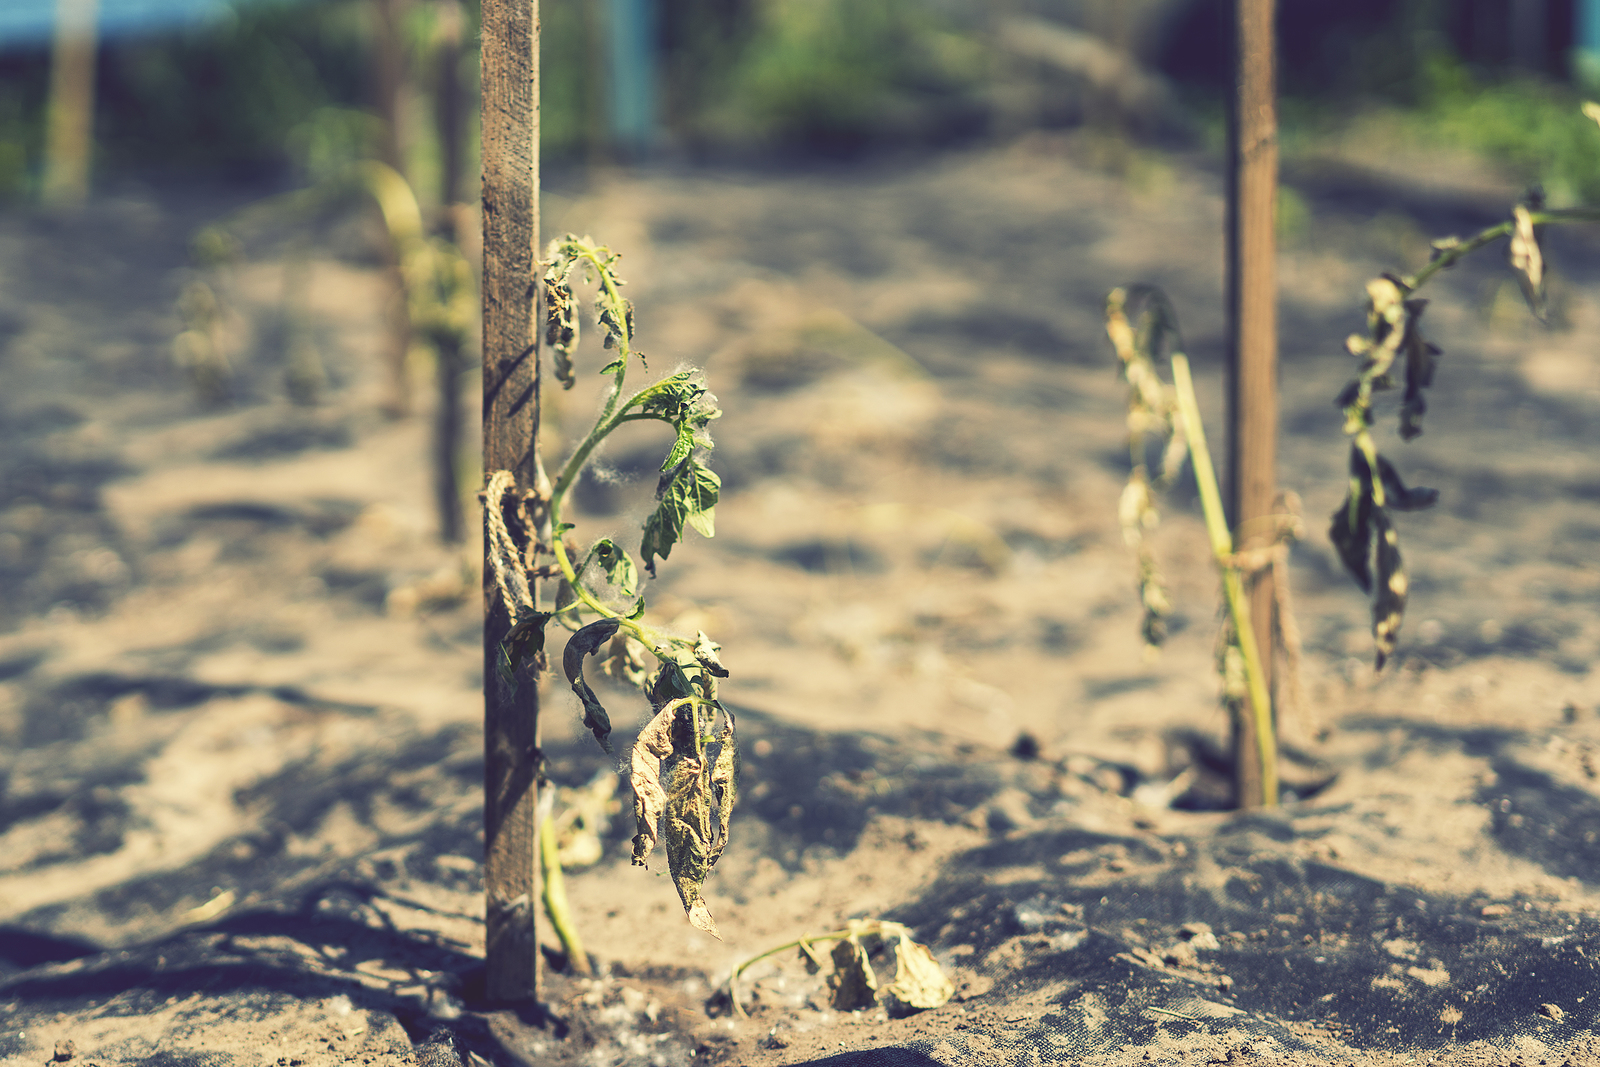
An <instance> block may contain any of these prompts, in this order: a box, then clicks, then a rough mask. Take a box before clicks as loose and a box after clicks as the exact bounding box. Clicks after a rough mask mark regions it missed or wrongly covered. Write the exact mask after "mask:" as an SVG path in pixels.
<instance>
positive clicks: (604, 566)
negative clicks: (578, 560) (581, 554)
mask: <svg viewBox="0 0 1600 1067" xmlns="http://www.w3.org/2000/svg"><path fill="white" fill-rule="evenodd" d="M589 555H590V558H592V559H593V560H594V562H595V563H596V564H597V565H598V566H599V567H600V569H601V571H603V572H604V573H605V576H606V581H607V582H608V583H609V584H610V585H611V587H612V588H613V589H615V590H616V591H617V593H618V595H620V596H624V597H628V598H630V599H632V598H633V597H635V596H638V595H639V569H638V568H637V567H635V566H634V565H633V557H632V556H630V555H628V553H627V552H625V551H623V550H622V549H621V548H620V547H618V546H617V543H616V542H615V541H613V540H611V538H609V537H602V538H601V539H600V540H598V541H596V542H595V543H594V547H593V548H591V549H590V550H589Z"/></svg>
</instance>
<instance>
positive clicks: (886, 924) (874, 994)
mask: <svg viewBox="0 0 1600 1067" xmlns="http://www.w3.org/2000/svg"><path fill="white" fill-rule="evenodd" d="M828 941H832V942H834V946H833V948H832V950H831V951H830V952H829V953H828V962H829V964H830V965H831V967H830V971H829V974H828V998H829V1001H830V1003H831V1004H832V1006H833V1007H834V1008H835V1009H837V1010H839V1011H858V1010H860V1009H862V1008H871V1007H874V1006H876V1005H878V1004H882V1005H883V1006H884V1007H885V1008H887V1009H888V1010H889V1013H890V1014H892V1015H910V1014H912V1013H914V1012H919V1011H927V1010H929V1009H931V1008H937V1007H940V1006H941V1005H943V1004H945V1003H946V1002H947V1001H949V999H950V998H951V997H952V996H954V995H955V991H956V990H955V986H954V985H953V984H952V983H951V981H950V979H949V977H948V976H947V975H946V974H945V973H944V970H943V968H941V967H940V966H939V961H938V960H936V959H934V956H933V953H932V952H931V951H930V950H929V949H928V946H927V945H924V944H920V943H918V941H917V940H916V939H915V938H914V937H912V936H911V929H910V928H909V927H907V926H905V925H904V924H902V923H897V922H894V921H893V920H890V919H851V920H850V922H849V924H848V925H847V926H846V927H845V929H843V930H835V931H833V932H831V933H826V934H817V935H814V936H813V935H808V936H805V937H800V938H797V939H796V940H794V941H789V942H786V943H784V944H782V945H779V946H777V947H776V948H770V949H767V950H766V951H765V952H762V953H760V954H758V955H756V956H752V957H751V958H750V959H747V960H745V961H744V962H743V963H740V964H739V965H738V966H736V967H735V968H734V969H733V971H732V972H731V973H730V974H729V976H728V994H729V997H730V999H731V1000H732V1002H733V1010H734V1014H736V1015H739V1016H741V1017H742V1016H743V1015H744V1014H745V1012H744V1006H743V1005H742V1004H741V1003H740V1001H739V976H740V975H741V974H743V973H744V972H745V971H746V970H748V969H749V968H750V967H751V966H752V965H754V964H756V963H759V962H760V961H762V960H764V959H769V958H771V957H772V956H776V955H778V954H779V953H781V952H788V951H789V950H791V949H794V950H796V951H797V952H798V953H799V957H800V960H801V962H802V963H803V964H804V965H805V967H806V970H808V971H810V972H811V973H812V974H816V973H817V972H818V971H820V970H821V969H822V968H823V966H824V963H823V956H822V953H821V952H819V951H818V950H817V947H816V946H817V943H818V942H828ZM889 948H892V949H893V950H894V956H895V974H894V980H893V981H892V982H890V983H889V984H888V985H884V984H883V983H882V981H881V980H880V979H879V977H878V973H877V971H876V970H875V969H874V968H873V966H872V956H873V954H874V950H877V949H889Z"/></svg>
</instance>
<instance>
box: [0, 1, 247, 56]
mask: <svg viewBox="0 0 1600 1067" xmlns="http://www.w3.org/2000/svg"><path fill="white" fill-rule="evenodd" d="M234 6H235V0H100V11H99V27H100V37H101V38H102V39H105V38H115V37H128V36H133V35H137V34H142V33H157V32H160V31H162V30H171V29H176V28H178V27H181V26H186V25H192V24H195V23H203V22H205V21H207V20H209V19H216V18H221V17H225V16H226V15H227V13H228V12H229V11H230V10H232V9H233V7H234ZM55 21H56V0H0V51H16V50H18V49H23V48H48V47H49V45H50V35H51V32H52V31H53V30H54V28H55Z"/></svg>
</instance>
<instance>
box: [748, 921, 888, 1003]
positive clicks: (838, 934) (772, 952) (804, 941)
mask: <svg viewBox="0 0 1600 1067" xmlns="http://www.w3.org/2000/svg"><path fill="white" fill-rule="evenodd" d="M882 931H883V923H882V921H881V920H880V921H878V922H875V923H872V924H871V925H870V926H863V927H862V928H861V929H858V930H834V931H832V932H831V933H826V934H808V935H806V936H805V937H798V938H795V939H794V940H793V941H785V942H784V943H783V944H781V945H778V946H776V947H774V948H769V949H767V950H766V951H765V952H763V953H760V954H759V955H756V956H751V957H750V958H749V959H747V960H745V961H744V962H743V963H741V964H739V965H738V966H737V967H735V968H734V969H733V971H732V972H731V973H730V974H729V975H728V997H729V999H731V1000H732V1001H733V1013H734V1014H735V1015H737V1016H738V1017H739V1018H741V1019H743V1018H746V1017H747V1016H746V1015H745V1013H744V1007H743V1006H742V1005H740V1003H739V976H740V975H741V974H743V973H744V972H745V971H747V970H749V969H750V968H751V967H754V966H755V965H756V964H758V963H760V962H761V961H762V960H765V959H770V958H772V957H773V956H776V955H777V954H778V953H780V952H788V951H789V950H790V949H792V948H799V947H800V946H801V945H809V944H811V943H812V942H813V941H843V940H844V939H845V938H847V937H849V936H850V935H851V934H852V933H854V934H856V935H857V936H860V935H861V934H878V935H880V936H881V935H882Z"/></svg>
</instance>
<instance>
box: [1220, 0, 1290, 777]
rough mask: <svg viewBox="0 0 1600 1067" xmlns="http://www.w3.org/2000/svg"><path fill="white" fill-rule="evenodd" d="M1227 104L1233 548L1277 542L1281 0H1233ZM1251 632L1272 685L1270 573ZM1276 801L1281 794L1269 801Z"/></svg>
mask: <svg viewBox="0 0 1600 1067" xmlns="http://www.w3.org/2000/svg"><path fill="white" fill-rule="evenodd" d="M1234 3H1235V9H1234V15H1235V19H1234V35H1233V93H1232V96H1231V98H1230V100H1229V108H1228V146H1229V156H1228V242H1227V244H1228V253H1227V254H1228V295H1227V299H1228V346H1229V351H1228V475H1229V476H1228V511H1229V515H1228V518H1229V520H1230V521H1231V522H1232V523H1233V543H1234V550H1235V551H1236V552H1243V551H1246V550H1248V549H1251V548H1259V547H1263V546H1265V545H1268V544H1270V543H1271V541H1272V535H1273V520H1272V498H1273V495H1274V493H1275V492H1276V491H1277V477H1278V475H1277V449H1278V276H1277V245H1276V234H1275V233H1274V221H1275V216H1276V213H1277V212H1276V208H1277V199H1278V116H1277V103H1276V91H1277V89H1276V85H1275V84H1274V82H1275V77H1274V70H1273V66H1274V53H1275V51H1276V44H1275V36H1276V34H1275V28H1274V25H1273V24H1274V21H1275V19H1274V15H1275V8H1276V0H1234ZM1246 592H1247V595H1248V597H1249V600H1250V613H1251V623H1252V628H1253V629H1254V630H1255V634H1256V646H1257V647H1258V648H1260V650H1261V660H1262V664H1261V666H1262V670H1263V672H1265V673H1266V674H1267V678H1268V691H1269V692H1270V691H1271V665H1272V647H1273V642H1272V617H1273V610H1274V607H1273V591H1272V573H1271V571H1263V572H1260V573H1258V574H1256V575H1255V576H1253V577H1251V576H1247V577H1246ZM1232 741H1233V757H1234V766H1235V768H1236V773H1235V787H1236V790H1237V796H1236V798H1235V799H1236V801H1237V804H1238V806H1239V807H1241V808H1248V807H1256V806H1258V805H1260V804H1261V803H1262V799H1263V798H1262V792H1261V758H1260V753H1259V750H1258V748H1257V741H1256V731H1255V727H1254V724H1253V722H1252V720H1251V717H1250V713H1249V709H1248V708H1246V710H1245V714H1244V715H1242V716H1240V717H1239V719H1238V720H1237V721H1236V722H1235V723H1234V724H1233V738H1232ZM1270 802H1272V803H1275V802H1276V798H1270Z"/></svg>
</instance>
